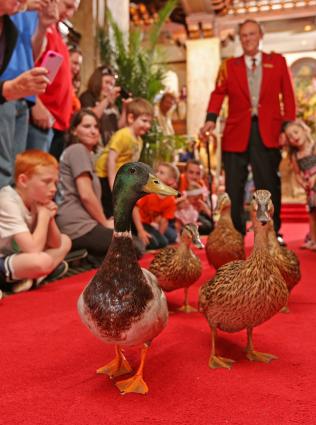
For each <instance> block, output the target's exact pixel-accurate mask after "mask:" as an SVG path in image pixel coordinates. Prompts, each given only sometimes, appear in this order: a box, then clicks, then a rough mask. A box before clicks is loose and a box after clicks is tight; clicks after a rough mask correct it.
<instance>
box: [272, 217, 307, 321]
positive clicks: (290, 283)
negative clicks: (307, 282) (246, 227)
mask: <svg viewBox="0 0 316 425" xmlns="http://www.w3.org/2000/svg"><path fill="white" fill-rule="evenodd" d="M271 214H272V215H271V217H272V216H273V210H272V212H271ZM268 226H269V232H268V246H269V252H270V254H271V255H272V257H273V259H274V261H275V263H276V265H277V266H278V268H279V270H280V273H281V275H282V277H283V279H284V280H285V283H286V286H287V288H288V290H289V292H291V290H292V289H293V288H294V286H295V285H297V284H298V282H299V281H300V279H301V269H300V262H299V259H298V258H297V255H296V254H295V252H293V251H291V250H290V249H288V248H286V247H285V246H280V244H279V242H278V240H277V237H276V234H275V231H274V228H273V221H272V219H271V221H270V222H269V223H268ZM281 312H282V313H288V312H289V308H288V305H287V304H286V305H285V306H283V307H282V309H281Z"/></svg>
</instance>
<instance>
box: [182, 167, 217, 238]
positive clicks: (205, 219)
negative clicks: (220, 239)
mask: <svg viewBox="0 0 316 425" xmlns="http://www.w3.org/2000/svg"><path fill="white" fill-rule="evenodd" d="M179 191H180V192H181V193H182V195H183V196H184V198H183V201H184V200H185V198H186V199H187V200H188V201H189V202H190V204H191V206H193V207H194V209H195V210H196V211H197V213H198V222H199V233H200V234H201V235H208V234H209V233H210V232H211V231H212V230H213V222H212V218H211V208H210V203H209V202H208V197H209V191H208V189H207V187H206V184H205V182H204V180H203V166H202V164H201V162H200V161H198V160H196V159H191V160H189V161H188V162H187V163H186V167H185V171H184V173H182V174H181V176H180V183H179ZM180 199H181V198H180ZM182 207H183V203H179V208H180V209H181V208H182ZM190 208H191V209H192V207H190ZM177 215H178V216H179V213H177Z"/></svg>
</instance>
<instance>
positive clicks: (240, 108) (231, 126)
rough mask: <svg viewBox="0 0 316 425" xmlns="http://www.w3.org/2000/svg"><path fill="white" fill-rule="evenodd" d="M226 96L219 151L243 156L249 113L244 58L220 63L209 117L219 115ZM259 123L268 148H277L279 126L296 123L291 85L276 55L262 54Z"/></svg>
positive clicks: (247, 133) (284, 64) (249, 123)
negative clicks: (285, 123)
mask: <svg viewBox="0 0 316 425" xmlns="http://www.w3.org/2000/svg"><path fill="white" fill-rule="evenodd" d="M225 96H228V117H227V121H226V125H225V130H224V134H223V139H222V150H223V151H226V152H244V151H246V150H247V147H248V143H249V134H250V126H251V112H252V111H251V101H250V94H249V87H248V79H247V70H246V63H245V60H244V56H241V57H238V58H230V59H227V60H225V61H224V62H223V63H222V66H221V68H220V70H219V73H218V77H217V81H216V87H215V89H214V91H213V92H212V94H211V97H210V101H209V105H208V113H211V114H212V115H214V114H216V115H219V112H220V109H221V106H222V103H223V100H224V97H225ZM214 116H215V115H214ZM258 119H259V130H260V135H261V137H262V140H263V143H264V144H265V145H266V146H267V147H268V148H278V147H279V135H280V133H281V127H282V123H283V122H285V121H291V120H294V119H295V98H294V91H293V86H292V81H291V78H290V74H289V70H288V67H287V65H286V61H285V58H284V57H283V56H282V55H280V54H278V53H270V54H266V53H262V81H261V89H260V96H259V103H258Z"/></svg>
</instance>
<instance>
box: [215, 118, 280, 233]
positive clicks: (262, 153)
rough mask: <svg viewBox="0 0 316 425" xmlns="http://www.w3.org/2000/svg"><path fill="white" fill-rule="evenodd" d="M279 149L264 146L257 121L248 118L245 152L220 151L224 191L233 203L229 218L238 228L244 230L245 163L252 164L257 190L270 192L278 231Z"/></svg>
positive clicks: (246, 167)
mask: <svg viewBox="0 0 316 425" xmlns="http://www.w3.org/2000/svg"><path fill="white" fill-rule="evenodd" d="M280 162H281V152H280V150H279V149H277V148H267V147H266V146H265V145H264V144H263V142H262V139H261V136H260V133H259V126H258V121H257V120H256V119H253V120H252V121H251V132H250V139H249V145H248V149H247V151H246V152H223V163H224V169H225V184H226V192H227V193H228V194H229V196H230V198H231V202H232V219H233V223H234V225H235V227H236V229H237V230H239V231H240V232H241V233H243V234H245V233H246V219H245V211H244V196H245V184H246V180H247V176H248V165H249V164H250V165H251V168H252V173H253V179H254V183H255V188H256V189H266V190H269V191H270V192H271V198H272V202H273V205H274V216H273V220H274V229H275V231H276V232H277V233H278V231H279V229H280V227H281V219H280V210H281V179H280V174H279V165H280Z"/></svg>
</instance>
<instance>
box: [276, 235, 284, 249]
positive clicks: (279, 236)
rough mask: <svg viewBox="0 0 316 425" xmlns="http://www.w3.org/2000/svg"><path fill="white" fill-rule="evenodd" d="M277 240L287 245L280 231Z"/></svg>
mask: <svg viewBox="0 0 316 425" xmlns="http://www.w3.org/2000/svg"><path fill="white" fill-rule="evenodd" d="M277 240H278V242H279V245H281V246H286V243H285V242H284V239H283V236H282V235H281V234H280V233H278V234H277Z"/></svg>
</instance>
